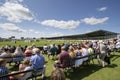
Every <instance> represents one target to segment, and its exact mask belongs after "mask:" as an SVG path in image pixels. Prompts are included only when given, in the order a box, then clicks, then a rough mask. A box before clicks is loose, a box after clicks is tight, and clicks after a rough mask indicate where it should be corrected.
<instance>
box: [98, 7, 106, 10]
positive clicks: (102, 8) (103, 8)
mask: <svg viewBox="0 0 120 80" xmlns="http://www.w3.org/2000/svg"><path fill="white" fill-rule="evenodd" d="M106 10H107V7H101V8H99V9H98V11H106Z"/></svg>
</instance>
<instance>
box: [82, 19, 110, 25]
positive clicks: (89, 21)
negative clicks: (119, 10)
mask: <svg viewBox="0 0 120 80" xmlns="http://www.w3.org/2000/svg"><path fill="white" fill-rule="evenodd" d="M107 20H109V17H104V18H95V17H91V18H84V19H82V20H81V21H82V22H84V23H86V24H89V25H97V24H102V23H104V22H106V21H107Z"/></svg>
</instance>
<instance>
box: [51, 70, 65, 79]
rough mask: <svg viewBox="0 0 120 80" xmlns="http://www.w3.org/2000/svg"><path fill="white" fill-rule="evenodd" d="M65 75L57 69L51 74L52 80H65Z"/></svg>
mask: <svg viewBox="0 0 120 80" xmlns="http://www.w3.org/2000/svg"><path fill="white" fill-rule="evenodd" d="M65 78H66V77H65V74H64V72H63V71H62V70H61V69H60V68H55V70H53V71H52V73H51V80H65Z"/></svg>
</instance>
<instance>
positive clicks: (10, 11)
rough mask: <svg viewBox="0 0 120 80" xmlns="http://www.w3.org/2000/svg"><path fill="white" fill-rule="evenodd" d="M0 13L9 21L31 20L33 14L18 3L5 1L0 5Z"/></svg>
mask: <svg viewBox="0 0 120 80" xmlns="http://www.w3.org/2000/svg"><path fill="white" fill-rule="evenodd" d="M21 1H22V0H21ZM0 15H1V16H4V17H7V20H8V21H11V22H21V21H22V20H29V21H30V20H33V15H32V13H31V12H30V10H29V9H28V8H26V7H24V6H23V5H21V4H19V3H12V2H5V3H4V4H3V5H2V6H0Z"/></svg>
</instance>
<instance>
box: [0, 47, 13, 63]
mask: <svg viewBox="0 0 120 80" xmlns="http://www.w3.org/2000/svg"><path fill="white" fill-rule="evenodd" d="M0 57H2V58H4V57H12V55H11V54H10V52H9V50H8V49H7V48H4V49H3V53H2V54H1V55H0ZM11 61H12V58H7V62H11Z"/></svg>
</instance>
